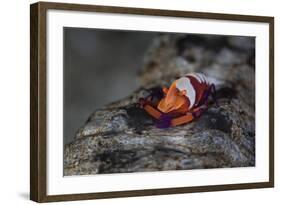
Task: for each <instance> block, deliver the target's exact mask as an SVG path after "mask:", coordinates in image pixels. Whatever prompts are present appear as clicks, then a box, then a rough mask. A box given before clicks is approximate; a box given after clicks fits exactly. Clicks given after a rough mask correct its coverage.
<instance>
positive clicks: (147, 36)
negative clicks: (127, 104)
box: [64, 27, 158, 144]
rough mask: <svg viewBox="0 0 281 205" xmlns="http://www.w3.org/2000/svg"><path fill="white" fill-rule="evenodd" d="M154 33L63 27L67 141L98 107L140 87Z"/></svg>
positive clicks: (65, 130)
mask: <svg viewBox="0 0 281 205" xmlns="http://www.w3.org/2000/svg"><path fill="white" fill-rule="evenodd" d="M156 35H158V34H157V33H152V32H135V31H133V32H132V31H118V30H100V29H84V28H69V27H65V28H64V144H66V143H69V142H71V141H72V140H73V138H74V136H75V133H76V132H77V130H78V129H79V127H80V126H83V125H84V123H85V121H86V120H87V118H88V117H89V114H91V113H92V112H93V111H94V110H95V109H98V108H100V107H102V106H103V105H105V104H107V103H110V102H112V101H115V100H118V99H121V98H123V97H125V96H127V95H129V94H130V93H131V92H132V91H134V90H135V89H136V88H138V85H139V84H138V80H137V72H138V70H139V69H140V66H141V65H142V60H143V56H144V53H145V51H146V50H147V49H148V47H149V45H150V44H151V42H152V39H153V38H154V37H155V36H156Z"/></svg>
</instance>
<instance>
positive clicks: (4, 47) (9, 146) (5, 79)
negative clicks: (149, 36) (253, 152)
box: [0, 0, 281, 205]
mask: <svg viewBox="0 0 281 205" xmlns="http://www.w3.org/2000/svg"><path fill="white" fill-rule="evenodd" d="M60 1H61V2H75V3H88V4H103V5H118V6H132V7H147V8H161V9H179V10H194V11H209V12H223V13H237V14H252V15H270V16H275V37H276V38H275V68H276V69H275V76H276V77H275V80H276V84H275V90H277V92H275V99H276V101H275V105H276V106H275V107H276V108H275V121H276V130H275V139H276V140H275V147H276V152H275V156H276V169H275V172H276V175H275V176H276V187H275V188H274V189H259V190H242V191H225V192H210V193H196V194H181V195H170V196H153V197H137V198H136V197H135V198H123V199H106V200H98V201H94V202H93V201H83V202H71V203H72V204H92V203H96V204H100V205H105V204H119V203H122V204H123V205H126V204H128V205H129V204H147V203H156V204H158V203H159V204H160V203H161V204H163V205H166V204H167V205H168V204H175V203H177V204H194V203H196V204H228V205H231V204H236V205H237V204H245V203H248V204H270V202H272V203H273V202H275V201H277V200H278V199H279V200H280V194H281V188H280V184H281V181H280V177H279V176H280V174H279V173H280V168H281V164H280V155H281V151H280V150H279V149H280V146H279V145H280V142H281V140H280V138H279V137H280V134H281V133H280V131H281V129H280V126H278V124H279V123H280V115H281V109H280V107H279V104H280V103H281V102H280V100H281V98H280V97H281V96H280V92H279V93H278V90H279V88H280V86H281V81H280V80H279V79H278V78H277V76H279V77H281V76H280V69H279V68H280V63H281V61H280V37H279V36H280V35H281V30H280V29H281V27H280V26H281V22H280V19H281V13H280V5H278V1H277V0H275V1H274V0H263V1H261V0H251V1H250V0H248V1H246V0H232V1H230V0H183V1H180V0H167V1H164V0H153V1H151V0H142V1H139V0H123V1H122V0H81V1H79V2H78V0H76V1H66V0H60ZM32 2H35V1H26V0H9V1H2V2H1V11H0V15H1V18H0V23H1V27H0V28H1V31H0V51H1V55H0V56H1V58H0V64H1V65H0V69H1V75H0V93H1V98H0V99H1V100H0V120H1V121H0V125H1V131H0V136H1V140H0V141H1V143H0V159H1V160H0V164H1V168H0V193H1V194H0V201H1V202H0V203H1V204H31V203H32V202H30V201H29V200H28V197H29V196H28V192H29V4H30V3H32ZM278 127H279V128H278ZM60 204H64V203H60Z"/></svg>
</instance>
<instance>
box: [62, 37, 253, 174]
mask: <svg viewBox="0 0 281 205" xmlns="http://www.w3.org/2000/svg"><path fill="white" fill-rule="evenodd" d="M254 44H255V42H254V39H251V38H244V37H238V38H237V37H217V36H193V35H188V36H185V35H162V36H160V37H158V38H156V39H155V41H154V43H153V45H152V46H151V48H150V49H149V51H148V52H147V55H146V56H145V60H144V66H143V69H142V72H141V73H140V79H141V82H142V87H140V88H139V89H138V90H136V91H135V92H134V93H132V94H131V95H130V96H128V97H127V98H125V99H122V100H120V101H118V102H114V103H111V104H109V105H107V106H105V107H104V108H102V109H99V110H96V111H95V112H94V113H93V114H92V115H91V116H90V117H89V119H88V121H87V122H86V123H85V125H84V126H82V127H81V129H79V131H78V132H77V135H76V138H75V140H74V141H73V142H72V143H70V144H67V145H66V146H65V149H64V174H65V175H82V174H99V173H120V172H140V171H160V170H179V169H199V168H219V167H220V168H221V167H244V166H254V165H255V104H254V100H255V92H254V91H255V78H254V76H255V65H254V63H255V53H254ZM188 72H202V73H205V74H206V75H208V76H209V77H210V79H211V80H212V81H213V82H214V83H215V84H216V87H217V98H218V104H219V106H217V107H216V106H215V105H211V106H210V108H209V109H208V111H207V112H205V113H204V114H203V115H202V116H201V117H200V118H199V119H197V120H195V121H194V122H192V123H190V124H187V125H183V126H178V127H174V128H168V129H158V128H156V127H155V126H154V123H153V120H152V119H151V118H150V117H149V116H148V115H147V114H146V113H145V112H144V111H143V110H141V109H140V108H138V106H137V102H138V99H139V98H140V97H143V96H145V95H147V91H148V90H149V89H152V88H154V87H159V86H163V85H166V86H168V85H169V84H170V83H171V81H173V80H174V79H176V78H177V77H178V76H181V75H183V74H185V73H188Z"/></svg>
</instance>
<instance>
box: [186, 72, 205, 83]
mask: <svg viewBox="0 0 281 205" xmlns="http://www.w3.org/2000/svg"><path fill="white" fill-rule="evenodd" d="M187 76H191V77H194V78H196V80H198V81H199V83H202V79H201V78H200V77H199V76H198V74H197V73H189V74H187Z"/></svg>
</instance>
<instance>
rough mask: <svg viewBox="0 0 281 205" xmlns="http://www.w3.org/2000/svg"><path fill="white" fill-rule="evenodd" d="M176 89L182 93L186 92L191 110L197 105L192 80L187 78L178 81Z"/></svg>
mask: <svg viewBox="0 0 281 205" xmlns="http://www.w3.org/2000/svg"><path fill="white" fill-rule="evenodd" d="M176 87H177V88H178V89H179V90H180V91H183V90H184V91H186V97H187V98H188V99H189V102H190V105H189V108H191V107H192V106H193V105H194V103H195V99H196V92H195V89H194V87H193V85H192V84H191V82H190V80H189V79H188V78H187V77H181V78H180V79H178V80H177V82H176Z"/></svg>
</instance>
